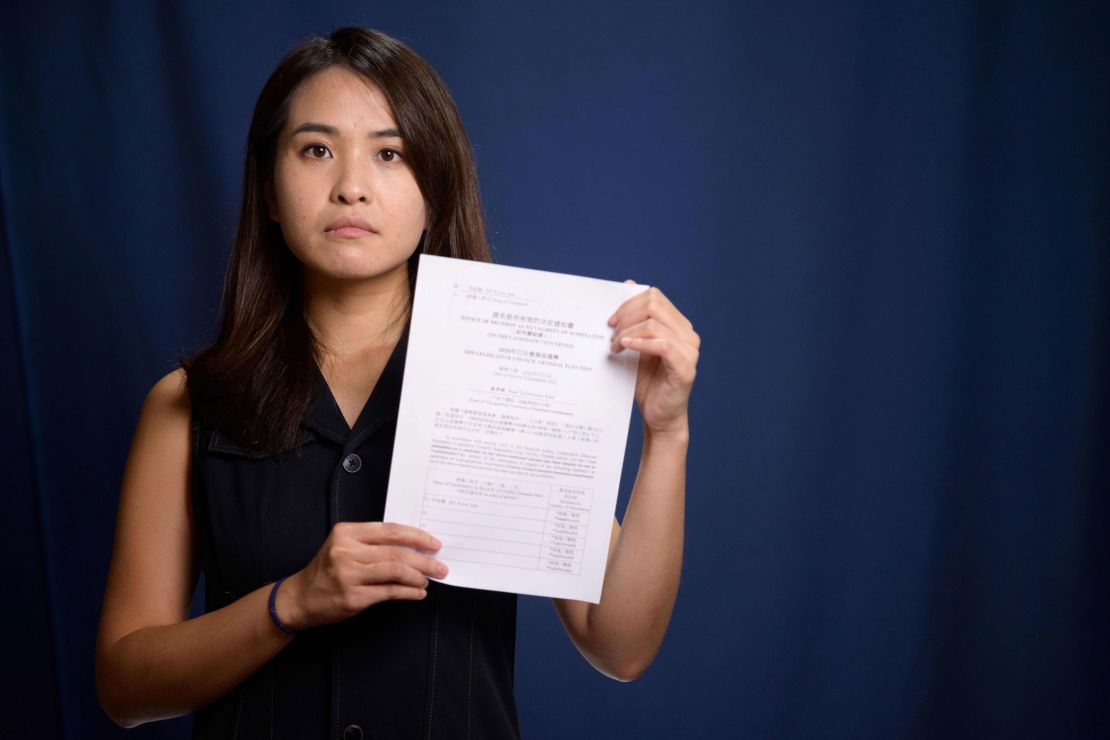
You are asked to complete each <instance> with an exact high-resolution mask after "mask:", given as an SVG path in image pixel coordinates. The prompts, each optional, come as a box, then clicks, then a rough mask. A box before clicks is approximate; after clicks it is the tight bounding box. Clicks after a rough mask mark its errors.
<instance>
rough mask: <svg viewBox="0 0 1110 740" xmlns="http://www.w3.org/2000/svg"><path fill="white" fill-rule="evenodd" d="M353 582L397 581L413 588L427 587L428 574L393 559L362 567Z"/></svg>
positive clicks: (359, 583)
mask: <svg viewBox="0 0 1110 740" xmlns="http://www.w3.org/2000/svg"><path fill="white" fill-rule="evenodd" d="M354 583H356V584H357V585H360V586H370V585H374V584H381V583H399V584H401V585H403V586H412V587H413V588H427V586H428V576H426V575H424V574H423V573H421V572H420V571H418V570H416V569H415V568H412V567H410V566H409V565H407V564H405V563H400V562H397V561H393V560H387V561H381V562H377V563H371V564H370V565H367V566H366V567H364V568H362V569H361V570H360V571H359V573H358V576H357V577H356V578H355V579H354Z"/></svg>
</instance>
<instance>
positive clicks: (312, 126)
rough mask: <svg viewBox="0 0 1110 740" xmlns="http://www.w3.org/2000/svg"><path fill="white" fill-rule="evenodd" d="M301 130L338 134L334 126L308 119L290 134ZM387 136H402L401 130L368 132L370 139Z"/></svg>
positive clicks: (294, 134) (390, 129)
mask: <svg viewBox="0 0 1110 740" xmlns="http://www.w3.org/2000/svg"><path fill="white" fill-rule="evenodd" d="M302 131H311V132H313V133H317V134H328V135H330V136H338V135H339V129H337V128H336V127H335V126H329V125H327V124H326V123H313V122H312V121H308V122H307V123H302V124H301V125H300V126H297V128H295V129H293V133H292V134H290V136H296V135H297V134H299V133H301V132H302ZM387 136H394V137H396V138H398V139H400V138H403V137H402V136H401V132H400V131H398V130H397V129H395V128H386V129H382V130H381V131H373V132H371V134H370V138H371V139H384V138H386V137H387Z"/></svg>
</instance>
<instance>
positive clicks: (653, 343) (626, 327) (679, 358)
mask: <svg viewBox="0 0 1110 740" xmlns="http://www.w3.org/2000/svg"><path fill="white" fill-rule="evenodd" d="M625 282H626V283H632V284H635V281H634V280H625ZM609 325H610V326H612V327H613V340H612V346H611V347H610V351H612V352H621V351H623V350H625V349H634V350H637V351H638V352H639V353H640V367H639V372H638V374H637V375H636V403H637V404H639V406H640V413H641V414H642V415H643V417H644V425H645V426H646V427H647V431H649V432H651V433H653V434H664V435H665V434H671V433H676V432H677V433H686V432H688V431H689V421H688V417H687V414H686V408H687V401H688V400H689V398H690V389H691V388H692V387H693V385H694V376H695V375H696V374H697V364H698V351H699V349H700V347H701V337H699V336H698V334H697V332H695V331H694V325H693V324H691V323H690V321H689V320H688V319H687V318H686V317H685V316H683V315H682V314H681V313H680V312H679V310H678V309H677V308H675V307H674V304H673V303H671V302H670V300H668V299H667V296H665V295H663V291H661V290H659V288H654V287H653V288H648V289H647V290H645V291H644V292H643V293H640V294H639V295H635V296H633V297H632V298H629V299H628V300H627V301H625V302H624V303H622V304H621V306H620V308H618V309H617V310H616V312H615V313H614V314H613V315H612V316H610V317H609Z"/></svg>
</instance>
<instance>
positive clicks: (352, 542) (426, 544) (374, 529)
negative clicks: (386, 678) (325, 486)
mask: <svg viewBox="0 0 1110 740" xmlns="http://www.w3.org/2000/svg"><path fill="white" fill-rule="evenodd" d="M440 546H441V543H440V541H439V540H437V539H436V538H435V537H433V536H432V535H430V534H429V533H428V532H425V531H424V530H422V529H417V528H416V527H410V526H407V525H404V524H394V523H392V522H338V523H337V524H336V525H335V526H333V527H332V529H331V532H330V533H329V534H328V538H327V539H326V540H324V544H323V545H322V546H321V547H320V551H319V552H317V553H316V557H314V558H313V559H312V562H310V563H309V564H308V565H306V566H305V567H304V569H302V570H300V571H297V572H296V573H294V574H293V575H291V576H289V577H288V578H286V579H285V582H284V583H282V585H281V588H280V589H278V595H277V600H276V602H275V608H276V609H277V612H278V618H279V619H280V620H281V621H282V622H283V623H285V624H287V625H288V626H289V627H291V628H293V629H295V630H304V629H308V628H310V627H315V626H317V625H321V624H331V623H333V622H339V621H342V620H344V619H347V618H348V617H352V616H354V615H355V614H358V613H359V612H361V611H363V610H364V609H366V607H368V606H371V605H372V604H377V603H379V602H382V601H389V600H392V599H398V600H411V601H418V600H420V599H423V598H424V597H425V596H426V595H427V587H428V578H429V577H433V578H442V577H443V576H445V575H447V566H446V565H444V564H443V563H441V562H440V561H438V560H436V559H435V558H433V557H431V556H429V555H426V554H423V553H434V552H436V551H437V550H439V548H440ZM421 551H422V552H421Z"/></svg>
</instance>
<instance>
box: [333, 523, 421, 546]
mask: <svg viewBox="0 0 1110 740" xmlns="http://www.w3.org/2000/svg"><path fill="white" fill-rule="evenodd" d="M351 524H353V525H354V526H353V527H351V528H350V531H351V534H352V536H353V537H354V538H355V539H356V540H357V541H359V542H363V543H365V544H368V545H403V546H405V547H413V548H416V549H417V550H424V551H425V552H435V551H436V550H438V549H439V548H440V547H442V546H443V543H442V542H440V541H439V540H437V539H436V538H435V537H433V536H432V534H431V533H429V532H426V531H425V530H423V529H419V528H417V527H410V526H409V525H407V524H397V523H396V522H351ZM336 526H337V527H338V526H339V525H338V524H337V525H336Z"/></svg>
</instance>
